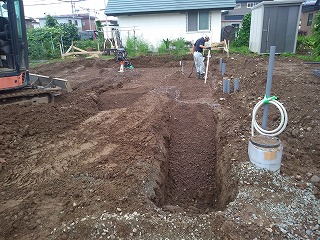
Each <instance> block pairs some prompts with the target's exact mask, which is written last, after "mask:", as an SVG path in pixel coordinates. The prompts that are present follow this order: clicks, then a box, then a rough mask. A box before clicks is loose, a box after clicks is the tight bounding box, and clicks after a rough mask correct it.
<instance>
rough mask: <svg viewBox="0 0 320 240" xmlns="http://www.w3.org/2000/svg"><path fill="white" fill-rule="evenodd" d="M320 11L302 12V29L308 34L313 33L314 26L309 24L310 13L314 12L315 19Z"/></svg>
mask: <svg viewBox="0 0 320 240" xmlns="http://www.w3.org/2000/svg"><path fill="white" fill-rule="evenodd" d="M318 12H319V10H315V11H310V12H303V13H301V23H300V31H303V32H306V33H307V35H309V34H311V32H312V26H307V23H308V16H309V14H310V13H313V19H314V18H315V16H316V14H317V13H318Z"/></svg>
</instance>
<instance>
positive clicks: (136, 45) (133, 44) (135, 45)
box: [126, 37, 149, 56]
mask: <svg viewBox="0 0 320 240" xmlns="http://www.w3.org/2000/svg"><path fill="white" fill-rule="evenodd" d="M126 50H127V53H128V55H130V56H137V55H144V54H146V53H148V51H149V44H148V42H147V41H145V40H144V39H142V38H138V37H129V38H127V41H126Z"/></svg>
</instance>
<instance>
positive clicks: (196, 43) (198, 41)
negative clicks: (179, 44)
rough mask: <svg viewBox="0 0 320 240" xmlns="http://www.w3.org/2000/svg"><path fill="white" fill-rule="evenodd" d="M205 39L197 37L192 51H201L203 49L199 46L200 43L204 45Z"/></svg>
mask: <svg viewBox="0 0 320 240" xmlns="http://www.w3.org/2000/svg"><path fill="white" fill-rule="evenodd" d="M204 43H205V40H204V38H203V37H202V38H199V39H198V40H197V41H196V42H195V44H194V51H195V52H203V49H202V48H201V47H200V45H202V46H204Z"/></svg>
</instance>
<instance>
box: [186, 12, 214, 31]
mask: <svg viewBox="0 0 320 240" xmlns="http://www.w3.org/2000/svg"><path fill="white" fill-rule="evenodd" d="M209 22H210V14H209V12H189V13H188V15H187V27H188V29H187V31H188V32H193V31H203V30H210V24H209Z"/></svg>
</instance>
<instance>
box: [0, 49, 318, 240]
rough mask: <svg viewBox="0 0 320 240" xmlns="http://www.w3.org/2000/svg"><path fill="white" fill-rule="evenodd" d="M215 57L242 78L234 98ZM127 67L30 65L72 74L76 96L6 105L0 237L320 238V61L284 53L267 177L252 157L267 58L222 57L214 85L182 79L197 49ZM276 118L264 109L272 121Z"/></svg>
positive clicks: (212, 73)
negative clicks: (319, 67)
mask: <svg viewBox="0 0 320 240" xmlns="http://www.w3.org/2000/svg"><path fill="white" fill-rule="evenodd" d="M220 57H221V58H222V59H223V61H224V62H225V63H226V65H227V68H226V69H227V72H226V75H225V77H227V78H229V79H231V82H232V83H233V80H234V79H235V78H239V79H240V90H239V91H237V92H235V93H232V94H229V95H227V94H223V93H222V76H221V73H220V71H219V59H220ZM130 61H131V62H132V64H133V66H134V68H133V69H125V71H124V73H119V72H118V70H119V64H118V63H117V62H116V61H115V60H109V61H105V60H101V59H85V58H78V59H70V60H67V61H63V62H59V63H53V64H49V65H42V66H38V67H36V68H34V69H32V70H31V71H32V72H33V73H38V74H43V75H50V76H55V77H60V78H65V79H68V80H69V81H70V82H71V86H72V88H73V92H71V93H70V94H66V95H63V96H60V97H58V98H56V101H55V102H54V103H52V104H47V105H22V106H19V105H10V106H3V105H1V106H0V113H1V119H0V133H1V135H0V181H1V183H2V184H1V186H0V203H1V206H0V217H1V219H2V220H1V223H0V229H1V231H0V239H97V238H107V239H164V238H167V239H177V238H179V239H254V238H261V239H317V238H319V237H320V227H319V224H320V222H319V214H320V212H319V209H320V208H319V206H320V205H319V188H320V186H319V185H320V179H319V176H320V166H319V156H320V148H319V144H318V139H317V138H318V136H319V132H320V129H319V118H320V117H319V116H320V115H319V94H318V93H319V90H320V89H319V79H318V78H317V77H316V76H315V75H314V74H313V70H314V69H313V68H314V66H312V65H310V64H304V63H303V62H301V61H300V60H297V59H294V58H283V57H276V61H275V68H274V77H273V86H272V94H274V95H277V97H278V98H279V100H280V101H281V102H282V103H283V104H284V106H285V107H286V109H287V112H288V114H289V123H288V126H287V128H286V130H285V131H284V133H282V134H281V135H280V136H279V138H280V139H281V142H282V144H283V147H284V150H283V157H282V165H281V172H280V173H272V172H268V171H266V170H261V169H257V168H256V167H254V166H253V165H252V164H251V163H250V162H249V159H248V154H247V148H248V141H249V139H250V136H251V113H252V109H253V107H254V105H255V104H256V103H257V102H258V101H259V100H260V99H262V98H263V96H264V92H265V85H266V79H267V69H268V57H267V56H242V55H231V56H230V58H227V57H226V56H225V55H221V54H214V55H213V57H212V58H211V63H210V67H209V74H208V81H207V83H204V81H203V80H198V79H196V77H195V71H193V73H192V74H191V77H190V78H189V77H188V76H189V74H190V73H191V71H192V56H191V55H190V56H186V57H184V58H181V59H176V57H175V56H141V57H138V58H133V59H130ZM180 61H182V62H183V64H182V65H181V62H180ZM181 66H183V68H182V67H181ZM261 112H262V111H261ZM261 112H259V113H258V115H259V116H260V117H261ZM278 123H279V113H278V112H277V110H276V109H274V108H272V107H270V114H269V126H268V127H269V128H271V127H274V126H276V125H277V124H278Z"/></svg>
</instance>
